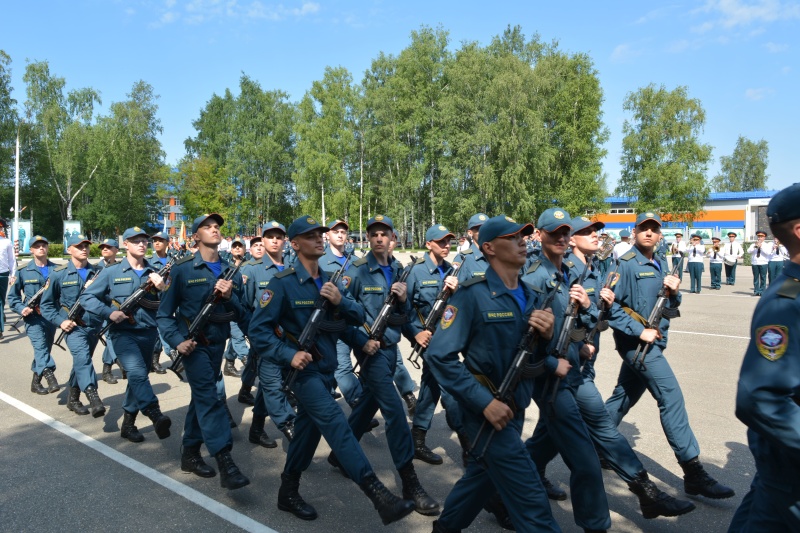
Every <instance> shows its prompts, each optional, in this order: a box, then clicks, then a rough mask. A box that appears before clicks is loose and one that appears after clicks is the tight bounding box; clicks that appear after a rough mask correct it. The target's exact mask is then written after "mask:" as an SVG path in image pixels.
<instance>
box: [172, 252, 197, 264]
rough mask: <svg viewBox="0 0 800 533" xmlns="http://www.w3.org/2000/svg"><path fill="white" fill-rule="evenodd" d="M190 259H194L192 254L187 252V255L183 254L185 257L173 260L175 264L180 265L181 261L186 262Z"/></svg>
mask: <svg viewBox="0 0 800 533" xmlns="http://www.w3.org/2000/svg"><path fill="white" fill-rule="evenodd" d="M192 259H194V254H188V255H187V256H185V257H183V258H181V259H179V260H178V261H176V262H175V266H177V265H182V264H183V263H188V262H189V261H191V260H192Z"/></svg>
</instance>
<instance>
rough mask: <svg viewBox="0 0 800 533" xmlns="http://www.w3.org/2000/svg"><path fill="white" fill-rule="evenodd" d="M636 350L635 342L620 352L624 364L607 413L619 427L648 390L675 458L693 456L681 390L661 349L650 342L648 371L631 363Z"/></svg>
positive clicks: (694, 446)
mask: <svg viewBox="0 0 800 533" xmlns="http://www.w3.org/2000/svg"><path fill="white" fill-rule="evenodd" d="M635 350H636V345H634V346H633V347H632V348H630V349H627V350H625V351H624V352H621V355H622V358H623V363H622V366H621V368H620V370H619V377H618V378H617V386H616V387H615V388H614V392H612V393H611V396H610V397H609V398H608V400H606V409H607V410H608V414H609V415H611V419H612V420H613V421H614V423H615V424H616V425H617V426H619V423H620V422H622V418H623V417H624V416H625V415H626V414H627V413H628V411H629V410H630V409H631V407H633V406H634V405H636V402H638V401H639V398H641V397H642V394H643V393H644V391H645V390H649V391H650V394H651V395H652V396H653V398H654V399H655V400H656V403H657V404H658V411H659V414H660V415H661V427H662V428H663V429H664V435H665V436H666V437H667V441H668V442H669V445H670V446H671V447H672V451H673V452H675V457H676V458H677V459H678V461H681V462H683V461H688V460H690V459H694V458H695V457H697V456H698V455H700V445H699V444H697V439H695V436H694V433H693V432H692V428H691V427H690V426H689V416H688V415H687V414H686V405H685V404H684V402H683V393H682V392H681V387H680V385H679V384H678V380H677V378H676V377H675V374H674V373H673V372H672V368H671V367H670V366H669V362H668V361H667V358H666V357H664V354H663V353H662V352H661V348H659V347H658V346H655V345H653V346H651V347H650V350H649V351H648V352H647V357H646V360H645V366H646V367H647V370H642V369H641V367H640V365H639V364H638V363H637V365H636V367H635V368H634V367H633V366H632V365H631V361H633V354H634V352H635Z"/></svg>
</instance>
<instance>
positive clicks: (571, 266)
mask: <svg viewBox="0 0 800 533" xmlns="http://www.w3.org/2000/svg"><path fill="white" fill-rule="evenodd" d="M564 264H565V265H567V266H568V267H569V268H575V263H573V262H572V260H571V259H567V260H566V261H564Z"/></svg>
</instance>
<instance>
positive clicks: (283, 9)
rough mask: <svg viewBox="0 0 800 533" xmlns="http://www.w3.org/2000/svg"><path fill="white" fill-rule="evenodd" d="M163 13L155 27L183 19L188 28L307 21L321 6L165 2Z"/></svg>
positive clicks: (234, 0) (227, 0) (242, 0)
mask: <svg viewBox="0 0 800 533" xmlns="http://www.w3.org/2000/svg"><path fill="white" fill-rule="evenodd" d="M163 6H164V7H163V8H162V13H161V15H160V17H159V21H158V22H157V23H156V24H155V26H162V25H164V24H169V23H171V22H174V21H176V20H178V19H182V20H183V21H184V22H185V23H186V24H202V23H205V22H208V21H211V20H220V19H227V20H270V21H280V20H285V19H287V18H290V17H291V18H304V17H309V16H312V15H314V14H316V13H319V11H320V9H321V6H320V4H319V3H317V2H308V1H304V2H292V4H290V5H288V6H287V5H285V4H283V3H265V2H263V1H262V0H188V1H178V0H164V3H163Z"/></svg>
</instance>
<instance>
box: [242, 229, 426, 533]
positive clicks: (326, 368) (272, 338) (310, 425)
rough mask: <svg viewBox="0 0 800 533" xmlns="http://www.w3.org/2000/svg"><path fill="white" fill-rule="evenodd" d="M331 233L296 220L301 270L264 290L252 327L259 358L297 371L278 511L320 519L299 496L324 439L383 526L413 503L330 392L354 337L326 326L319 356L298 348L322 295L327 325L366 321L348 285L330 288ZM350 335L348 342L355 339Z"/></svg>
mask: <svg viewBox="0 0 800 533" xmlns="http://www.w3.org/2000/svg"><path fill="white" fill-rule="evenodd" d="M324 231H328V228H326V227H325V226H322V225H321V224H319V223H317V221H316V220H314V219H313V218H311V217H310V216H307V215H304V216H302V217H300V218H298V219H296V220H295V221H294V222H292V224H291V225H290V226H289V231H288V237H289V241H290V242H291V245H292V248H293V249H294V250H295V252H296V259H295V262H294V265H293V267H292V268H287V269H285V270H283V271H282V272H280V273H278V274H276V275H275V276H274V277H273V278H272V279H271V280H270V283H269V288H267V289H264V290H263V291H262V292H261V295H260V296H259V305H258V307H257V309H256V311H255V313H254V315H253V320H252V324H251V334H252V339H253V345H254V346H255V349H256V351H258V353H259V357H262V358H269V359H270V360H271V361H273V362H274V363H276V364H279V365H280V366H282V367H283V368H286V369H287V370H296V371H297V378H296V380H295V381H294V383H293V385H292V392H293V394H294V396H295V398H297V402H298V410H297V421H296V426H295V427H296V436H295V438H294V439H292V440H291V441H290V442H289V450H288V452H287V454H286V464H285V466H284V469H283V472H282V473H281V487H280V489H279V491H278V509H280V510H282V511H287V512H290V513H292V514H293V515H295V516H296V517H298V518H300V519H302V520H314V519H316V518H317V511H316V510H315V509H314V508H313V507H312V506H311V505H309V504H308V503H306V502H305V500H303V498H302V496H301V495H300V492H299V488H300V476H301V475H302V473H303V472H304V471H305V470H306V469H307V468H308V467H309V465H310V464H311V460H312V459H313V457H314V451H315V450H316V448H317V445H318V444H319V439H320V436H324V437H325V440H326V441H327V442H328V445H329V446H330V447H331V449H332V450H333V453H336V454H337V456H338V457H339V461H340V465H341V468H342V470H343V471H344V472H346V474H347V476H348V477H349V478H350V479H352V480H353V481H354V482H356V483H357V484H358V485H359V486H360V487H361V490H363V491H364V493H365V494H366V495H367V496H368V497H369V499H370V500H371V501H372V503H373V505H374V506H375V509H377V511H378V513H379V515H380V517H381V519H382V521H383V523H384V524H388V523H391V522H394V521H396V520H399V519H401V518H403V517H404V516H406V515H408V514H409V513H410V512H411V511H412V510H413V509H414V503H413V502H411V501H406V500H401V499H400V498H398V497H397V496H395V495H394V494H392V493H391V492H389V490H388V489H387V488H386V487H385V486H384V485H383V484H382V483H381V482H380V480H378V478H377V476H376V475H375V473H374V471H373V470H372V466H371V465H370V464H369V461H368V460H367V457H366V456H365V455H364V452H363V450H362V449H361V445H360V444H359V443H358V441H357V439H356V437H355V436H354V435H353V431H352V430H351V429H350V426H349V425H348V423H347V420H346V419H345V416H344V413H343V412H342V410H341V408H340V407H339V406H338V405H337V404H336V401H335V400H334V399H333V397H332V396H331V394H330V391H331V388H332V387H333V381H334V377H333V371H334V369H335V368H336V365H337V357H336V340H337V338H338V337H339V336H340V335H341V334H350V333H352V332H351V331H348V330H347V329H346V328H345V329H343V328H339V327H333V326H331V327H327V328H321V329H320V332H319V334H318V335H317V338H316V339H315V343H314V350H313V351H314V352H315V355H314V356H312V355H311V353H309V352H307V351H303V350H298V348H299V346H298V344H297V339H298V338H299V337H300V335H301V333H302V331H303V328H304V327H305V325H306V323H307V322H308V320H309V319H310V317H311V313H312V311H313V310H314V306H315V302H316V300H317V298H319V297H320V296H321V297H323V298H325V299H326V300H328V301H329V302H330V304H331V305H332V306H333V308H334V309H333V310H332V311H329V312H328V313H327V316H326V317H325V320H326V322H327V323H329V324H335V323H336V322H338V321H340V320H345V321H346V322H347V323H349V324H352V325H355V324H361V323H362V322H363V321H364V309H363V308H362V307H361V306H360V305H358V304H357V303H356V302H355V301H354V300H353V298H352V296H350V295H349V294H348V293H347V292H346V291H345V290H344V286H343V285H342V286H340V287H337V286H336V285H334V284H332V283H330V281H329V276H328V274H327V273H326V272H325V271H324V270H323V269H321V268H320V265H319V258H320V257H322V255H323V253H324V248H323V239H322V235H323V232H324ZM279 327H280V328H281V330H282V333H281V334H279V333H278V328H279ZM351 337H352V335H348V337H347V338H348V340H349V341H350V342H352V338H351ZM389 384H390V385H391V382H390V383H389ZM392 389H393V387H392ZM392 393H394V390H392ZM395 397H396V396H395ZM398 401H399V400H398Z"/></svg>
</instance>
